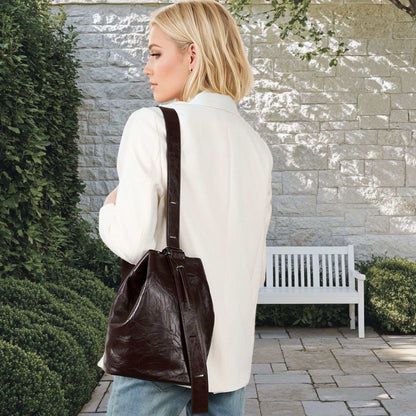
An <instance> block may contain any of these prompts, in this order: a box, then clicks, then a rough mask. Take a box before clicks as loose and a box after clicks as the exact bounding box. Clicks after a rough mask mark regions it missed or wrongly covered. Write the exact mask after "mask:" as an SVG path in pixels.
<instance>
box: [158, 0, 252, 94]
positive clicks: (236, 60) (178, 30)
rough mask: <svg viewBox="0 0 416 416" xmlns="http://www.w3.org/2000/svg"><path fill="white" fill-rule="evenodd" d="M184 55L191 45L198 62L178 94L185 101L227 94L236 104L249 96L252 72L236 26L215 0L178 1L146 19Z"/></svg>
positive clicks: (229, 15)
mask: <svg viewBox="0 0 416 416" xmlns="http://www.w3.org/2000/svg"><path fill="white" fill-rule="evenodd" d="M152 25H157V26H158V27H159V28H160V29H161V30H162V31H163V32H165V33H166V34H167V35H168V36H169V37H170V38H171V39H172V40H173V41H175V42H176V44H177V45H178V48H179V50H181V51H185V50H186V48H187V47H188V46H189V45H191V44H192V43H193V44H195V47H196V50H197V54H198V58H197V63H196V67H195V68H194V70H193V71H192V73H191V74H190V76H189V78H188V80H187V82H186V83H185V87H184V90H183V94H182V100H183V101H188V100H189V99H191V98H193V97H194V96H195V95H196V94H198V93H199V92H201V91H210V92H216V93H219V94H227V95H229V96H231V97H232V98H233V100H234V101H238V100H240V99H241V98H243V97H244V96H245V95H246V94H248V93H249V92H250V89H251V87H252V85H253V82H254V79H253V72H252V70H251V67H250V64H249V62H248V59H247V56H246V54H245V51H244V46H243V42H242V40H241V36H240V33H239V31H238V28H237V25H236V23H235V21H234V19H233V18H232V16H231V14H230V13H229V12H228V11H227V9H226V8H225V7H224V6H222V5H221V4H220V3H218V2H217V1H215V0H187V1H180V2H177V3H174V4H170V5H168V6H165V7H162V8H159V9H157V10H155V11H153V13H152V14H151V15H150V27H152Z"/></svg>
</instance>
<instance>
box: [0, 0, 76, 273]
mask: <svg viewBox="0 0 416 416" xmlns="http://www.w3.org/2000/svg"><path fill="white" fill-rule="evenodd" d="M49 8H50V0H8V1H1V2H0V120H1V123H0V159H1V163H2V166H1V176H0V276H1V275H7V274H11V273H12V274H13V275H14V276H16V275H24V273H26V272H27V271H29V272H32V273H39V274H42V273H43V271H44V270H43V265H42V263H43V257H44V256H45V255H46V256H49V257H53V258H59V257H62V253H63V252H64V251H66V250H67V249H68V247H69V246H70V236H71V224H73V223H75V222H76V221H77V218H78V212H79V210H78V209H77V207H76V204H77V202H78V201H79V195H80V193H81V192H82V190H83V185H82V184H81V182H80V180H79V177H78V171H77V166H78V154H79V151H78V148H77V134H78V133H77V132H78V119H77V109H78V106H79V104H80V99H81V93H80V90H79V89H78V87H77V85H76V78H77V69H78V68H79V62H78V61H77V60H76V59H75V57H74V47H75V42H76V37H75V34H74V32H73V31H72V30H71V28H66V27H65V16H64V15H63V14H60V15H59V14H58V15H56V16H55V17H52V16H51V15H50V11H49Z"/></svg>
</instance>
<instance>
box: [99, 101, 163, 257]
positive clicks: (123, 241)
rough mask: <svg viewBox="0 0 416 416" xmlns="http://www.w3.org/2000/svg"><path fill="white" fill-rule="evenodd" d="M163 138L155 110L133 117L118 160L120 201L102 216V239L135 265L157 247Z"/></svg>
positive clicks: (121, 144)
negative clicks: (146, 253)
mask: <svg viewBox="0 0 416 416" xmlns="http://www.w3.org/2000/svg"><path fill="white" fill-rule="evenodd" d="M162 135H163V130H162V129H161V126H160V117H158V115H157V114H156V112H155V109H152V108H142V109H140V110H137V111H135V112H134V113H133V114H131V116H130V117H129V119H128V120H127V123H126V125H125V127H124V130H123V134H122V137H121V142H120V147H119V152H118V156H117V173H118V178H119V185H118V186H119V187H118V191H117V199H116V202H115V204H107V205H104V206H103V207H102V208H101V209H100V212H99V234H100V237H101V239H102V240H103V242H104V243H105V244H106V245H107V247H108V248H109V249H110V250H111V251H113V252H114V253H115V254H116V255H118V256H119V257H121V258H122V259H123V260H125V261H127V262H129V263H131V264H136V263H137V262H138V261H139V260H140V259H141V257H142V256H143V254H144V253H145V252H146V251H147V250H149V249H151V248H155V245H156V241H155V230H156V224H157V212H158V204H159V200H160V199H161V198H162V196H163V194H164V192H163V186H162V169H161V166H160V163H161V158H160V152H161V146H160V140H161V138H162V137H161V136H162Z"/></svg>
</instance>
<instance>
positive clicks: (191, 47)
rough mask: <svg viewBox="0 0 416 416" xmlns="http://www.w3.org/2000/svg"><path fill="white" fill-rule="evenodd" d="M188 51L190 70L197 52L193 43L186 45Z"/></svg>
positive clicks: (194, 63)
mask: <svg viewBox="0 0 416 416" xmlns="http://www.w3.org/2000/svg"><path fill="white" fill-rule="evenodd" d="M188 53H189V69H190V70H192V69H194V68H195V65H196V61H197V57H198V53H197V50H196V46H195V44H194V43H191V44H190V45H189V47H188Z"/></svg>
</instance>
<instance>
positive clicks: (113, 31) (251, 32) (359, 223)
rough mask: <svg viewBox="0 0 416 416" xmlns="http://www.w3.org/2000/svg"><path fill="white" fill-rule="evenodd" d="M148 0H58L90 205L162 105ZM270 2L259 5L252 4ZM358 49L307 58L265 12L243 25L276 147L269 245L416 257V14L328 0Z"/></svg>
mask: <svg viewBox="0 0 416 416" xmlns="http://www.w3.org/2000/svg"><path fill="white" fill-rule="evenodd" d="M164 3H167V2H166V1H163V0H162V1H161V2H159V3H157V2H155V1H149V0H140V1H136V0H107V1H100V0H78V1H72V0H56V1H55V4H62V5H63V7H64V10H65V12H66V13H67V16H68V23H70V24H72V25H74V26H75V28H76V30H77V31H78V32H79V42H78V49H77V55H78V57H79V58H80V60H81V62H82V69H81V70H80V72H79V86H80V87H81V88H82V90H83V92H84V100H83V105H82V107H81V109H80V113H79V117H80V142H79V145H80V149H81V157H80V161H79V171H80V174H81V177H82V179H83V180H84V182H85V184H86V191H85V193H84V195H83V197H82V201H81V207H82V208H83V210H84V212H85V215H87V216H89V217H90V218H94V217H96V216H97V213H98V210H99V208H100V206H101V204H102V203H103V200H104V198H105V196H106V195H107V193H108V192H109V191H111V190H112V189H113V188H114V187H115V186H116V185H117V172H116V168H115V165H116V157H117V150H118V144H119V141H120V137H121V132H122V129H123V126H124V123H125V122H126V120H127V117H128V116H129V114H130V113H131V112H133V111H134V110H135V109H137V108H140V107H142V106H152V105H155V102H154V101H153V97H152V93H151V91H150V89H149V87H148V84H147V77H146V76H144V75H143V73H142V69H143V67H144V65H145V62H146V50H147V34H148V29H147V23H148V15H149V13H150V12H151V11H152V10H153V9H154V8H156V7H159V6H160V5H161V4H164ZM264 8H265V6H264V5H262V4H256V5H255V6H254V11H255V12H260V11H262V10H264ZM311 17H312V18H313V19H316V20H317V21H319V22H322V23H326V24H328V23H329V24H332V25H334V27H335V28H336V29H337V30H338V32H337V35H338V36H339V37H340V39H342V40H343V41H344V42H346V43H347V45H348V47H349V51H348V52H347V54H346V55H345V56H344V57H342V58H340V60H339V64H338V66H337V67H332V68H330V67H329V66H328V60H327V59H326V60H325V59H323V58H318V59H313V60H312V61H310V62H306V61H302V60H300V59H299V58H298V57H296V56H294V55H293V53H292V52H291V49H292V47H293V45H294V41H293V40H290V41H288V42H283V41H282V40H281V39H280V38H279V34H278V31H277V30H276V28H273V27H272V28H268V29H266V28H265V25H264V22H262V20H261V19H259V20H258V22H257V23H256V24H251V25H246V26H244V27H243V28H242V29H241V33H242V36H243V39H244V42H245V45H246V50H247V53H248V56H249V59H250V62H251V63H252V67H253V70H254V73H255V78H256V85H255V89H254V91H253V92H252V93H251V94H250V95H249V96H247V97H246V98H245V99H244V100H242V101H240V103H239V108H240V111H241V114H242V115H243V117H244V118H245V119H246V120H247V121H248V122H249V123H250V124H251V125H252V126H253V127H254V128H255V129H256V130H257V131H259V133H260V134H261V136H262V137H263V138H264V140H266V142H267V143H268V145H269V147H270V149H271V151H272V153H273V155H274V170H273V212H272V219H271V224H270V228H269V232H268V244H269V245H337V244H350V243H351V244H355V246H356V256H357V258H358V259H365V258H369V257H371V255H372V254H375V255H382V254H385V253H387V254H388V255H389V256H393V255H396V256H400V257H405V258H409V259H412V260H416V68H415V66H416V24H415V23H414V22H412V20H411V19H410V17H409V16H408V15H407V14H405V13H404V12H402V11H400V10H399V9H397V8H396V7H394V6H393V5H392V4H391V3H390V2H388V1H386V0H384V1H378V0H332V1H327V0H320V1H316V3H315V4H313V5H312V7H311Z"/></svg>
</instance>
